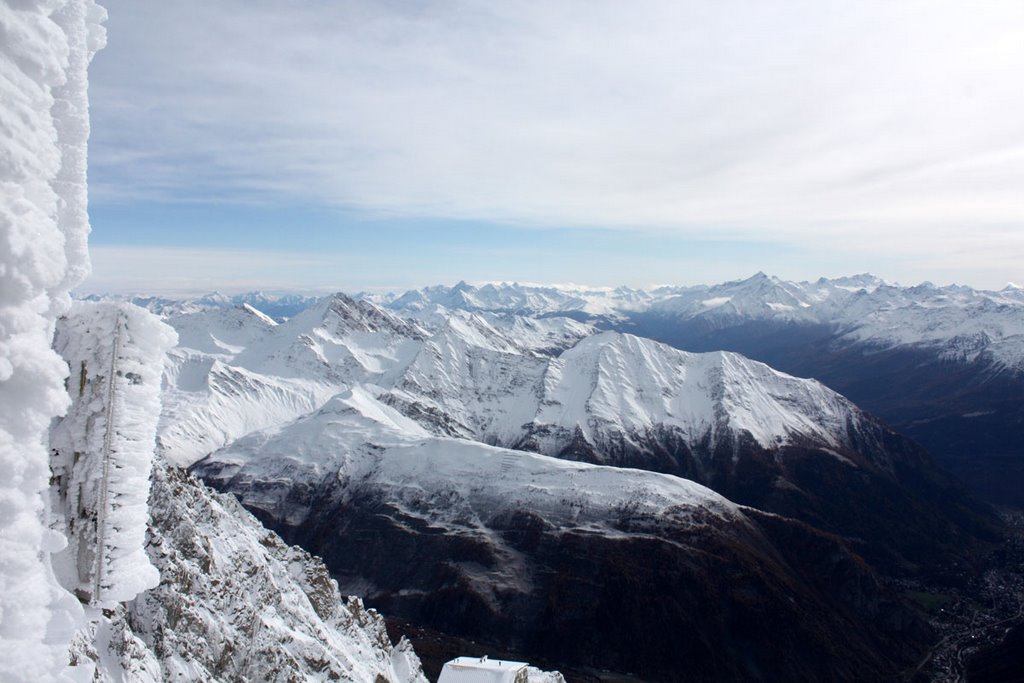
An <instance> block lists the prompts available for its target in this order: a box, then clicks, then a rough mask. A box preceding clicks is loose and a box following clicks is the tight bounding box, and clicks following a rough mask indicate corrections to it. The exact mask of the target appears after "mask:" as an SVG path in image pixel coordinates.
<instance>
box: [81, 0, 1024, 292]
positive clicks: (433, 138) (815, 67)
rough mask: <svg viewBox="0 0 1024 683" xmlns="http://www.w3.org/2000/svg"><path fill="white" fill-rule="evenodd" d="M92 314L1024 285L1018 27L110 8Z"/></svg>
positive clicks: (939, 20)
mask: <svg viewBox="0 0 1024 683" xmlns="http://www.w3.org/2000/svg"><path fill="white" fill-rule="evenodd" d="M103 4H104V5H105V6H106V7H107V8H108V10H109V12H110V19H109V21H108V24H107V25H108V31H109V44H108V47H107V48H106V49H105V50H104V51H103V52H101V53H100V54H99V55H97V57H96V60H95V61H94V63H93V66H92V69H91V79H92V80H91V82H92V86H91V97H92V122H93V131H92V139H91V148H90V185H91V215H92V221H93V236H92V245H93V261H94V271H95V272H94V277H93V279H92V281H91V282H90V283H89V284H88V286H87V289H91V290H93V291H101V290H118V289H119V290H124V289H130V290H136V291H151V292H158V291H169V290H177V291H181V290H209V289H212V288H218V289H221V290H225V291H230V290H239V289H253V288H257V287H260V288H264V289H301V290H316V289H328V288H342V289H348V290H355V289H363V288H403V287H408V286H421V285H425V284H433V283H438V282H444V283H452V282H455V281H457V280H459V279H467V280H471V281H472V280H481V281H482V280H510V281H511V280H519V281H533V282H568V281H573V282H579V283H585V284H594V285H614V284H630V285H646V284H651V283H680V284H689V283H695V282H705V281H715V282H717V281H722V280H727V279H732V278H735V277H742V276H746V275H749V274H751V273H753V272H755V271H757V270H763V271H765V272H769V273H773V274H776V275H779V276H782V277H786V278H791V279H813V278H817V277H819V276H822V275H825V276H832V275H841V274H850V273H855V272H863V271H871V272H874V273H876V274H878V275H881V276H882V277H886V278H888V279H892V280H896V281H900V282H904V283H916V282H919V281H922V280H931V281H933V282H937V283H949V282H961V283H966V284H971V285H975V286H981V287H987V288H999V287H1002V286H1003V285H1004V284H1006V282H1008V281H1024V86H1022V83H1024V2H1020V1H1019V0H1009V1H1007V2H998V1H996V0H985V1H984V2H973V1H972V2H968V1H966V0H965V1H963V2H944V1H943V0H926V1H922V2H917V1H915V0H903V1H900V2H892V1H891V0H890V1H887V2H873V1H870V0H856V1H852V2H839V1H836V2H833V1H829V0H811V1H808V2H800V1H796V0H794V1H789V2H774V1H758V2H755V1H753V0H748V1H744V2H738V1H732V0H718V1H716V2H705V1H702V2H686V1H680V0H671V1H668V0H667V1H664V2H662V1H657V2H654V1H652V2H648V1H645V0H639V1H637V2H620V1H609V2H603V1H602V0H591V1H588V2H568V1H555V2H529V3H527V2H517V1H515V0H503V1H502V2H488V1H480V2H471V1H467V2H459V1H451V2H426V1H412V0H410V1H407V2H405V1H397V0H365V1H361V0H352V1H338V2H326V1H320V2H314V1H312V0H308V1H304V0H289V1H285V0H275V1H273V2H271V1H269V0H268V1H264V0H217V1H216V2H211V1H210V0H176V1H175V2H138V0H105V1H104V3H103Z"/></svg>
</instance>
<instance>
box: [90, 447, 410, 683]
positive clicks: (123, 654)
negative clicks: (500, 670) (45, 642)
mask: <svg viewBox="0 0 1024 683" xmlns="http://www.w3.org/2000/svg"><path fill="white" fill-rule="evenodd" d="M147 552H148V554H149V557H150V560H151V562H152V563H153V564H154V565H155V566H156V567H157V568H158V569H159V571H160V584H159V586H157V587H156V588H154V589H152V590H150V591H147V592H145V593H143V594H142V595H140V596H139V597H138V598H136V599H135V600H132V601H130V602H127V603H123V604H120V605H117V606H115V607H114V608H112V609H107V610H105V611H103V612H99V611H97V612H95V613H94V614H92V615H91V620H90V623H89V625H88V627H87V628H86V629H85V630H84V631H82V632H80V633H79V635H78V637H77V638H76V640H75V643H74V647H73V650H72V658H73V661H75V662H77V663H78V664H79V666H84V665H91V666H94V667H95V679H94V680H100V681H118V680H132V681H144V680H151V681H182V680H184V681H243V680H254V681H255V680H258V681H280V682H281V683H284V682H286V681H287V682H290V681H297V680H302V681H352V682H353V683H363V682H365V681H374V682H376V683H426V678H424V677H423V674H422V672H421V669H420V664H419V660H418V659H417V657H416V654H415V653H414V652H413V650H412V647H411V646H410V645H409V643H408V642H407V641H404V640H403V641H401V642H400V643H398V645H396V646H392V644H391V642H390V640H389V639H388V636H387V633H386V631H385V628H384V620H383V618H382V617H381V616H380V615H379V614H378V613H377V612H376V611H375V610H371V609H367V608H365V607H364V606H363V603H362V601H361V600H359V599H358V598H348V599H347V600H343V599H342V595H341V594H340V593H339V591H338V586H337V584H336V583H335V581H334V580H333V579H331V577H330V574H329V573H328V571H327V569H326V567H325V566H324V565H323V563H322V562H321V561H319V560H318V559H316V558H314V557H312V556H310V555H309V554H308V553H307V552H305V551H303V550H301V549H299V548H296V547H294V546H289V545H287V544H286V543H284V542H283V541H282V540H281V538H280V537H279V536H278V535H277V534H275V533H274V532H272V531H268V530H266V529H264V528H263V527H262V526H261V525H260V523H259V522H258V521H257V520H255V519H254V518H253V517H252V516H251V515H250V514H249V513H247V512H246V511H245V510H244V509H242V507H241V506H240V505H239V504H238V503H237V502H236V501H235V500H234V498H232V497H231V496H222V495H217V494H215V493H213V492H212V491H210V490H209V489H207V488H205V487H204V486H203V485H202V484H200V483H199V482H198V481H196V480H195V479H193V478H192V477H190V476H189V475H187V474H186V473H184V472H183V471H181V470H177V469H174V468H170V467H168V466H167V465H166V464H164V463H162V462H158V463H157V467H156V469H155V472H154V480H153V491H152V497H151V505H150V529H149V534H148V538H147Z"/></svg>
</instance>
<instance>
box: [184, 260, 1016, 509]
mask: <svg viewBox="0 0 1024 683" xmlns="http://www.w3.org/2000/svg"><path fill="white" fill-rule="evenodd" d="M236 298H237V299H238V301H239V302H241V303H246V302H248V303H250V304H251V305H254V306H255V307H256V308H260V306H262V305H264V303H265V304H266V305H268V306H273V305H274V301H275V299H274V298H273V297H270V298H268V297H262V296H261V295H259V294H258V293H256V294H250V295H240V296H239V297H236ZM356 298H361V299H366V300H371V301H373V302H376V303H377V304H378V306H379V307H380V308H382V309H384V310H389V311H392V312H394V313H396V314H397V315H399V316H401V317H403V318H406V319H409V320H414V321H417V323H418V324H421V325H427V326H431V327H438V325H443V324H450V325H475V324H479V321H480V320H483V321H484V322H486V325H487V327H489V328H494V329H497V330H499V331H503V333H504V336H505V337H506V342H507V343H512V344H518V345H520V346H527V347H530V348H533V349H536V350H544V351H546V352H548V353H552V352H556V351H558V350H560V349H564V348H566V347H568V346H570V345H571V343H572V342H573V341H574V340H577V339H580V338H582V337H583V336H587V335H590V334H593V332H594V331H596V330H598V329H600V330H615V331H619V332H624V333H629V334H634V335H637V336H640V337H647V338H650V339H655V340H658V341H661V342H665V343H667V344H669V345H671V346H674V347H676V348H679V349H682V350H686V351H719V350H728V351H735V352H739V353H741V354H743V355H745V356H747V357H749V358H753V359H756V360H760V361H763V362H765V363H768V364H769V365H771V366H772V367H774V368H776V369H780V370H783V371H785V372H788V373H790V374H793V375H796V376H800V377H814V378H816V379H818V380H820V381H821V382H823V383H824V384H826V385H827V386H828V387H829V388H831V389H833V390H835V391H838V392H839V393H841V394H843V395H844V396H847V397H848V398H850V399H851V400H853V401H854V402H856V403H857V404H858V405H859V406H861V407H862V408H865V409H867V410H869V411H871V412H872V413H874V414H876V415H878V416H880V417H881V418H882V419H884V420H885V421H886V422H887V423H889V424H890V425H892V426H894V427H895V428H897V429H898V430H899V431H901V432H903V433H906V434H908V435H910V436H912V437H913V438H914V439H916V440H917V441H919V442H920V443H921V444H923V445H924V446H925V447H926V448H927V449H928V450H929V451H930V452H931V453H932V454H933V455H934V456H935V457H937V458H938V459H939V460H940V462H941V463H942V464H943V466H945V467H947V468H949V469H951V470H952V471H953V472H954V473H955V474H957V475H958V476H959V477H961V478H963V479H964V481H966V482H967V483H968V484H969V485H970V486H971V487H972V488H973V489H974V490H975V491H976V492H977V493H979V494H980V495H982V496H983V497H986V498H989V499H992V500H995V501H997V502H1010V503H1018V502H1021V501H1024V497H1022V496H1024V494H1022V493H1021V492H1022V491H1024V465H1018V464H1017V463H1024V446H1021V444H1020V440H1019V439H1018V438H1017V434H1018V433H1019V425H1020V423H1021V420H1024V289H1021V288H1020V287H1016V286H1013V285H1008V286H1007V287H1006V288H1004V289H1003V290H1000V291H980V290H974V289H971V288H968V287H962V286H947V287H936V286H933V285H930V284H927V283H925V284H922V285H918V286H914V287H903V286H898V285H895V284H890V283H886V282H884V281H882V280H880V279H879V278H876V277H874V276H871V275H858V276H853V277H846V278H836V279H831V280H827V279H821V280H817V281H815V282H800V283H797V282H787V281H783V280H780V279H778V278H775V277H770V276H767V275H764V274H761V273H758V274H757V275H755V276H753V277H751V278H747V279H746V280H739V281H734V282H727V283H723V284H719V285H713V286H694V287H659V288H653V289H650V290H646V291H645V290H637V289H629V288H625V287H620V288H618V289H609V288H585V287H572V286H536V285H517V284H507V283H503V284H489V285H481V286H473V285H469V284H466V283H459V284H458V285H455V286H453V287H445V286H435V287H427V288H424V289H422V290H414V291H410V292H406V293H405V294H401V295H399V294H373V295H368V294H362V295H357V296H356ZM243 300H244V301H243ZM313 301H314V300H312V299H310V300H307V301H306V303H307V305H308V306H312V305H313ZM317 301H319V300H317ZM229 304H230V305H232V306H233V305H236V304H234V303H232V300H231V299H229V298H228V297H205V298H201V299H195V300H190V301H186V302H178V303H176V304H175V307H176V308H174V307H172V308H168V309H167V310H168V311H173V310H191V311H199V310H210V308H211V306H216V307H224V306H228V305H229ZM456 312H458V313H459V314H460V315H462V316H463V317H464V318H465V320H464V321H463V322H460V321H459V320H457V318H458V316H457V315H456ZM467 316H468V317H467ZM280 320H281V319H279V320H278V321H279V322H280ZM445 321H450V322H447V323H446V322H445ZM552 321H559V322H560V325H555V324H554V323H553V322H552ZM509 340H511V341H509ZM396 400H397V399H396Z"/></svg>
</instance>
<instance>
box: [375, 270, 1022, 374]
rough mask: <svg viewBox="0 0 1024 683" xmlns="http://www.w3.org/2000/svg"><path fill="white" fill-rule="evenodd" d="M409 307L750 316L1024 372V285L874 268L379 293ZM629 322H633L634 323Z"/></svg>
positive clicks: (720, 320)
mask: <svg viewBox="0 0 1024 683" xmlns="http://www.w3.org/2000/svg"><path fill="white" fill-rule="evenodd" d="M369 298H371V299H372V300H374V301H377V302H378V303H380V304H381V305H383V306H385V307H387V308H391V309H393V310H395V311H398V312H400V313H403V314H405V315H419V314H420V313H421V312H422V311H424V310H429V309H431V308H435V307H438V306H440V307H444V308H455V309H462V310H469V311H490V312H516V313H518V314H520V315H531V316H541V315H553V314H561V315H573V316H583V317H590V318H593V319H595V320H604V321H606V324H611V325H612V326H616V325H621V324H626V325H628V324H629V322H630V320H631V319H632V318H634V317H635V316H637V315H656V316H660V317H662V318H663V319H664V320H666V321H676V322H700V323H701V324H704V325H706V326H708V327H709V328H715V327H724V326H729V325H734V324H737V323H740V322H742V321H773V322H785V323H790V322H796V323H809V324H822V325H830V326H834V327H835V329H836V331H837V332H838V333H839V335H840V337H841V338H844V339H847V340H849V341H855V342H864V343H868V344H873V345H876V346H883V347H893V346H925V347H929V348H933V349H936V350H937V351H938V352H939V353H941V354H943V355H944V356H945V357H948V358H949V359H951V360H961V361H975V360H984V359H988V360H990V361H992V362H993V363H995V364H997V365H998V366H1001V367H1006V368H1010V369H1013V370H1016V371H1024V290H1022V289H1021V288H1019V287H1014V286H1012V285H1010V286H1007V287H1006V288H1004V289H1002V290H1000V291H983V290H976V289H972V288H970V287H964V286H959V285H950V286H946V287H937V286H934V285H932V284H930V283H924V284H921V285H917V286H913V287H904V286H899V285H894V284H890V283H887V282H885V281H883V280H881V279H879V278H877V277H874V276H872V275H867V274H864V275H857V276H853V277H844V278H836V279H831V280H829V279H825V278H822V279H820V280H817V281H814V282H789V281H785V280H781V279H779V278H777V277H772V276H768V275H765V274H764V273H758V274H756V275H754V276H753V277H750V278H747V279H745V280H736V281H733V282H726V283H722V284H718V285H712V286H707V285H697V286H691V287H659V288H656V289H652V290H649V291H644V290H640V289H630V288H626V287H620V288H618V289H608V288H584V287H572V288H560V287H555V286H550V287H539V286H526V285H516V284H507V283H502V284H489V285H483V286H479V287H477V286H473V285H469V284H466V283H464V282H463V283H459V284H457V285H455V286H453V287H444V286H436V287H427V288H424V289H421V290H414V291H411V292H407V293H405V294H403V295H401V296H393V295H392V296H388V295H373V296H370V297H369ZM625 329H628V327H626V328H625Z"/></svg>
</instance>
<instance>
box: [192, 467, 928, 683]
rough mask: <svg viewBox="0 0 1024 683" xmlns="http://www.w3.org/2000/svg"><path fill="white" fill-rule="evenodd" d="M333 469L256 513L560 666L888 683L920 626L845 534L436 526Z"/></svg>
mask: <svg viewBox="0 0 1024 683" xmlns="http://www.w3.org/2000/svg"><path fill="white" fill-rule="evenodd" d="M196 471H197V472H198V473H199V474H201V475H205V476H208V478H209V479H208V480H210V481H211V482H213V483H215V484H217V485H219V486H222V487H223V488H226V489H227V490H232V491H234V492H235V493H236V494H239V495H240V497H241V498H242V500H245V498H246V490H245V487H246V486H259V487H272V486H274V484H273V483H272V482H255V481H252V480H251V479H249V480H247V479H246V478H245V477H236V478H234V479H230V478H229V479H227V480H224V479H220V478H218V476H217V475H218V473H217V465H216V463H206V464H205V465H204V463H200V464H199V466H197V468H196ZM331 480H332V477H330V476H328V477H325V479H324V486H323V487H321V488H319V489H318V490H316V491H315V492H314V491H310V490H306V491H305V492H304V493H301V492H298V490H296V489H292V490H291V491H289V492H284V493H283V495H284V496H285V499H284V501H283V503H282V506H281V507H280V508H279V511H280V512H286V511H287V510H295V509H299V508H301V509H308V510H311V511H312V512H311V513H310V514H309V515H308V516H307V517H305V519H303V520H302V521H301V522H300V523H297V524H296V523H294V518H292V521H291V522H289V521H286V517H288V515H287V514H274V513H273V512H272V511H267V510H254V512H255V513H256V514H257V515H258V516H259V517H260V518H261V519H262V521H263V522H264V523H265V524H267V525H268V526H269V527H271V528H274V529H275V530H277V531H278V532H279V533H281V534H282V536H283V537H284V538H285V539H286V541H287V542H290V543H296V544H299V545H301V546H303V547H304V548H306V549H308V550H309V551H310V552H313V553H315V554H317V555H319V556H321V557H323V559H324V561H325V562H326V564H327V566H328V567H329V569H330V571H331V572H332V574H333V575H334V576H335V577H336V578H337V579H338V581H339V583H340V584H341V585H342V587H343V588H345V587H353V588H355V587H358V588H359V589H360V590H362V591H363V592H364V593H365V596H366V600H367V602H368V604H371V605H373V606H375V607H378V608H379V609H381V611H383V612H385V613H387V614H389V615H392V616H395V617H400V618H404V619H407V620H409V621H411V622H414V623H416V624H421V625H424V626H427V627H429V628H432V629H436V630H437V631H440V632H444V633H447V634H452V635H455V636H458V637H462V638H467V639H473V640H476V641H479V642H484V643H493V644H495V645H496V646H500V647H503V648H506V649H511V650H514V651H518V652H526V653H530V654H531V656H533V657H537V658H542V659H543V660H545V661H547V662H551V663H553V664H556V665H560V666H575V667H594V668H599V669H609V670H612V671H620V672H630V673H633V674H635V675H637V676H639V677H641V678H642V679H644V680H649V681H675V680H708V681H712V680H715V681H720V680H823V679H830V680H885V679H888V678H892V677H894V676H897V675H898V674H899V673H900V672H901V671H903V670H904V669H905V668H907V667H911V668H912V665H913V663H914V662H915V661H916V660H917V659H918V658H919V656H920V655H921V653H922V652H923V651H924V649H925V648H926V646H927V643H928V642H929V640H930V639H931V637H932V636H931V633H930V631H929V629H928V627H927V625H926V624H924V623H923V622H922V621H921V620H920V619H919V618H918V616H917V615H916V614H915V613H913V612H911V611H910V610H908V609H907V608H906V607H905V606H904V605H903V604H902V602H901V601H900V600H899V599H898V598H897V597H896V596H895V595H893V594H892V593H890V592H889V591H888V590H887V589H886V588H885V587H884V586H883V584H882V583H881V582H880V580H879V579H878V577H877V576H876V575H875V573H874V572H873V570H872V569H871V568H870V567H869V566H868V565H867V564H866V563H865V562H864V561H863V560H861V559H860V558H859V557H858V556H857V555H855V554H853V553H851V552H850V551H849V550H848V549H847V547H846V546H845V545H844V544H843V542H842V541H840V540H839V539H837V538H836V537H834V536H831V535H828V534H825V533H822V532H819V531H817V530H815V529H813V528H811V527H810V526H808V525H806V524H804V523H801V522H798V521H795V520H791V519H787V518H783V517H779V516H776V515H772V514H766V513H762V512H758V511H755V510H751V509H744V510H743V513H742V516H741V517H740V518H739V519H737V520H735V521H729V522H726V521H723V520H722V519H720V518H717V517H715V516H714V515H710V514H709V515H707V516H706V517H702V516H701V515H699V514H698V515H697V518H696V519H695V520H694V519H691V521H690V523H687V524H682V523H680V522H678V521H677V520H675V519H673V518H667V519H656V518H649V517H645V516H643V515H634V514H632V513H631V511H630V510H629V509H628V508H623V509H622V510H621V511H620V512H619V514H618V517H617V518H616V519H614V520H611V522H610V526H611V528H610V529H608V530H607V531H606V532H602V533H599V532H596V531H593V530H588V529H586V528H584V527H572V526H569V525H564V524H552V523H551V522H550V521H547V520H545V519H544V518H543V517H541V516H540V515H538V514H536V513H534V512H531V511H530V510H527V509H520V510H512V511H509V510H508V509H505V510H502V511H499V512H495V514H493V516H489V515H488V514H487V511H486V510H481V509H478V510H476V511H475V512H476V514H477V515H479V521H480V522H482V526H481V525H478V524H477V523H476V522H474V523H472V524H471V523H469V522H468V521H467V522H466V523H465V524H464V525H451V524H449V525H446V526H444V527H442V526H439V525H436V524H431V523H429V522H427V521H425V520H424V518H423V517H422V516H420V515H419V514H410V513H409V512H408V511H407V510H406V503H399V502H398V501H396V500H395V499H393V498H392V497H391V496H390V495H389V494H386V493H384V492H383V491H375V490H372V489H366V490H357V491H353V489H352V488H351V486H349V485H348V484H344V483H342V484H338V483H334V484H328V482H329V481H331ZM333 481H334V482H337V479H333ZM266 493H267V491H266V490H262V491H260V492H259V496H260V497H261V498H265V496H266ZM310 496H313V497H314V498H310ZM289 497H290V500H289ZM300 498H301V500H300ZM450 502H451V501H445V500H428V501H426V502H425V503H424V505H427V506H430V505H437V506H445V505H449V504H450ZM694 522H696V523H694Z"/></svg>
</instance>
